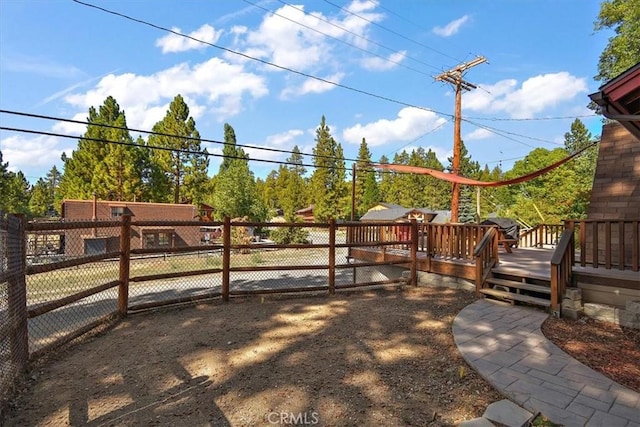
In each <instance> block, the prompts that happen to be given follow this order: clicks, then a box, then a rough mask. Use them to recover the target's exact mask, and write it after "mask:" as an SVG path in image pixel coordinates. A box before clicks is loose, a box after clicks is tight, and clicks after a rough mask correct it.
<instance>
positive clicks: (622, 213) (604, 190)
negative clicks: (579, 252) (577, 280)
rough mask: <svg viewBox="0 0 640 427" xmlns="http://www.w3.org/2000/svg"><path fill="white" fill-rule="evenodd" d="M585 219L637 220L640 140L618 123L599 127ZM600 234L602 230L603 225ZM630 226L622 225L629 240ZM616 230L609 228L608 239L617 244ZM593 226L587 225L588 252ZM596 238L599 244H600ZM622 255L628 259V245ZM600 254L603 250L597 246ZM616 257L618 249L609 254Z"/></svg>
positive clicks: (626, 238) (630, 235)
mask: <svg viewBox="0 0 640 427" xmlns="http://www.w3.org/2000/svg"><path fill="white" fill-rule="evenodd" d="M587 218H588V219H594V220H603V219H607V220H610V219H615V220H622V219H626V220H640V141H639V140H638V139H637V138H636V137H634V136H633V135H632V134H631V133H630V132H629V131H627V130H626V129H625V128H624V127H622V126H621V125H620V124H618V123H611V124H607V125H604V126H603V127H602V137H601V141H600V150H599V154H598V165H597V167H596V174H595V178H594V181H593V189H592V192H591V201H590V203H589V211H588V214H587ZM602 228H603V229H602V230H600V231H599V233H598V234H599V235H603V234H601V233H603V232H604V226H602ZM631 233H632V229H631V227H630V226H628V227H625V242H631V239H632V234H631ZM618 241H619V239H618V233H617V230H616V228H614V229H612V236H611V243H612V249H613V251H614V252H617V250H618V249H617V248H618V245H617V244H618ZM592 242H593V237H592V230H590V227H589V228H588V229H587V249H588V250H587V253H588V254H590V253H592V252H591V248H592ZM602 243H603V242H599V245H598V246H602ZM626 247H627V248H628V250H626V251H625V259H626V260H627V262H629V263H630V262H631V256H632V253H631V247H630V245H626ZM599 253H600V254H601V255H603V254H604V251H603V250H600V248H599ZM612 255H613V258H614V259H617V253H614V254H612Z"/></svg>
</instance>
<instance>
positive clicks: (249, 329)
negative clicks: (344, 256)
mask: <svg viewBox="0 0 640 427" xmlns="http://www.w3.org/2000/svg"><path fill="white" fill-rule="evenodd" d="M472 301H473V295H472V294H470V293H466V292H462V291H454V290H449V289H437V290H434V289H429V288H404V289H403V290H397V289H391V288H390V289H385V290H376V291H359V292H353V293H341V294H338V295H336V296H333V297H328V296H305V297H287V298H284V297H275V296H270V297H265V298H261V297H252V298H248V299H236V300H233V301H232V302H230V303H222V302H216V303H211V304H201V305H197V306H195V307H194V306H189V307H185V308H181V309H172V310H164V311H158V312H153V313H146V314H138V315H133V316H130V317H128V318H127V319H126V320H125V321H123V322H121V323H119V324H118V325H117V326H116V327H114V328H113V329H112V330H110V331H108V332H106V333H103V334H100V335H98V336H95V337H93V338H89V339H85V340H84V341H83V342H81V343H79V344H76V345H74V346H71V347H70V348H68V349H67V350H65V351H64V352H61V353H59V354H58V355H57V356H55V358H54V359H52V360H49V361H47V362H46V363H43V364H42V365H41V367H39V368H36V369H34V370H33V371H32V372H31V373H30V380H29V383H28V384H26V385H25V386H24V390H23V392H22V393H21V395H20V396H19V397H18V398H17V399H16V401H15V402H14V403H13V409H12V412H11V413H10V414H9V417H8V419H7V420H6V423H7V425H8V426H26V425H29V426H36V425H39V426H40V425H42V426H44V425H50V426H59V425H60V426H64V425H85V424H88V425H92V426H102V425H106V426H110V425H125V426H127V425H171V426H227V425H230V426H269V425H285V424H290V425H291V424H297V425H302V424H306V425H320V426H369V425H381V426H400V425H417V426H428V425H434V426H436V425H437V426H439V425H456V424H458V423H459V422H461V421H463V420H465V419H470V418H474V417H477V416H480V415H481V414H482V413H483V411H484V409H485V408H486V406H487V405H488V404H489V403H492V402H494V401H496V400H499V399H501V396H500V395H499V394H498V393H497V392H496V391H494V390H493V389H492V388H491V386H490V385H489V384H488V383H487V382H485V381H484V380H483V379H482V378H480V377H479V376H478V375H477V374H476V373H475V372H474V371H472V370H471V369H469V367H468V366H467V365H466V364H465V362H464V361H463V359H462V358H461V356H460V355H459V353H458V351H457V349H456V346H455V344H454V342H453V337H452V335H451V323H452V321H453V319H454V317H455V316H456V314H457V313H458V312H459V311H460V310H461V309H462V308H463V307H464V306H466V305H467V304H469V303H471V302H472Z"/></svg>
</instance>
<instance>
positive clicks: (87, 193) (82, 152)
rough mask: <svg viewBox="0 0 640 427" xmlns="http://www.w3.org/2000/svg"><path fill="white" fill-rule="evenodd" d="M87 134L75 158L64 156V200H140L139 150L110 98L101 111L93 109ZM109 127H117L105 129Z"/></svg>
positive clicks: (88, 120) (62, 194) (113, 100)
mask: <svg viewBox="0 0 640 427" xmlns="http://www.w3.org/2000/svg"><path fill="white" fill-rule="evenodd" d="M87 122H88V123H89V124H88V125H87V131H86V132H85V134H84V135H83V138H81V139H80V140H79V141H78V147H77V148H76V150H74V151H73V153H72V154H71V157H67V156H63V158H62V159H63V161H64V173H63V175H62V177H61V178H60V188H59V190H60V198H67V199H89V198H91V197H92V196H93V194H94V193H95V194H96V195H97V196H98V197H99V198H101V199H110V200H111V199H116V200H133V199H134V198H136V197H139V196H140V192H141V173H140V171H139V170H138V168H136V164H137V158H138V155H139V153H138V149H137V148H136V147H133V146H132V145H129V144H132V142H133V140H132V139H131V135H130V134H129V131H128V129H127V120H126V117H125V114H124V111H122V110H120V106H119V105H118V103H117V102H116V100H115V99H114V98H113V97H111V96H109V97H107V99H106V100H105V101H104V103H103V105H101V106H100V107H99V108H98V110H96V109H95V108H93V107H91V108H90V109H89V117H88V118H87ZM101 125H108V126H113V127H104V126H101Z"/></svg>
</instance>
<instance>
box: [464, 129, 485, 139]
mask: <svg viewBox="0 0 640 427" xmlns="http://www.w3.org/2000/svg"><path fill="white" fill-rule="evenodd" d="M492 135H493V133H492V132H491V131H489V130H487V129H484V128H478V129H476V130H474V131H473V132H469V133H468V134H466V135H464V136H463V137H462V139H463V140H464V141H474V140H479V139H486V138H490V137H491V136H492Z"/></svg>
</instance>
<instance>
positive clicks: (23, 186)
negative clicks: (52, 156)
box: [0, 151, 31, 214]
mask: <svg viewBox="0 0 640 427" xmlns="http://www.w3.org/2000/svg"><path fill="white" fill-rule="evenodd" d="M0 194H2V197H0V212H6V213H22V214H29V199H30V197H31V189H30V187H29V182H28V181H27V179H26V178H25V176H24V174H23V173H22V172H21V171H18V172H11V171H9V163H8V162H7V163H3V162H2V151H0Z"/></svg>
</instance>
